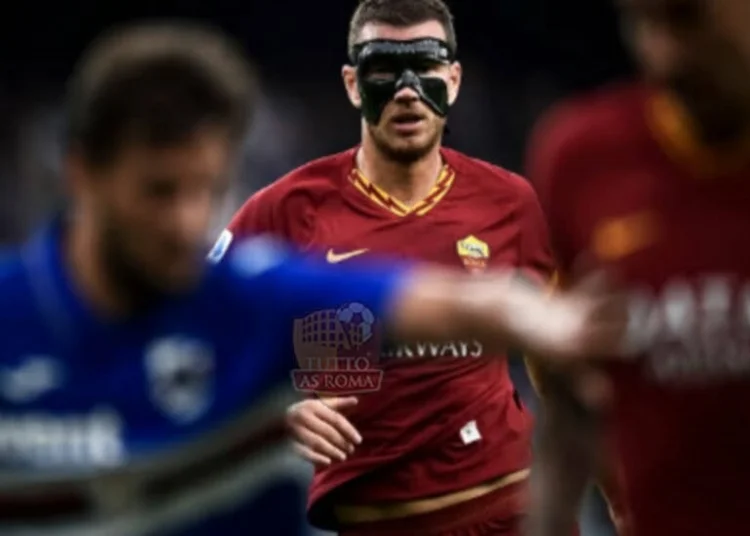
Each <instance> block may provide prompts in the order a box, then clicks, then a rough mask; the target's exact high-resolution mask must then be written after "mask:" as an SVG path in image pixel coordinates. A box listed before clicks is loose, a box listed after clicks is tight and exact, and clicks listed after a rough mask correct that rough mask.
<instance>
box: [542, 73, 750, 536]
mask: <svg viewBox="0 0 750 536" xmlns="http://www.w3.org/2000/svg"><path fill="white" fill-rule="evenodd" d="M687 125H688V123H686V122H685V116H684V114H681V113H680V110H679V108H678V107H677V106H676V105H675V104H674V102H672V101H670V100H669V99H668V98H667V97H665V96H663V95H660V94H658V93H656V92H654V91H650V90H649V89H648V88H644V87H638V86H631V87H620V88H614V89H608V90H605V91H602V92H601V93H598V94H595V95H593V96H587V97H585V98H582V99H579V100H577V101H574V102H571V103H568V104H566V105H563V106H562V107H561V108H560V109H559V110H557V111H556V112H555V113H554V114H552V116H551V117H550V119H549V121H547V122H546V123H543V124H542V126H541V128H540V129H539V137H538V139H537V140H536V143H535V144H534V145H533V150H532V153H531V154H532V159H531V175H532V177H531V178H532V180H533V181H534V182H535V183H536V184H537V186H538V190H539V192H540V198H541V201H542V205H543V206H544V207H545V210H546V211H547V216H548V220H549V223H550V227H551V229H552V244H553V248H554V249H556V252H557V254H558V256H559V262H560V267H561V268H560V269H561V270H565V269H570V266H571V265H572V264H573V263H574V262H575V260H576V258H577V257H578V256H579V255H581V254H583V253H585V254H587V255H589V256H592V257H593V258H595V259H596V260H598V261H599V262H600V263H602V264H603V265H605V266H609V267H611V268H612V269H613V270H614V272H615V273H616V274H617V276H618V278H620V279H621V280H622V281H623V282H624V283H625V284H626V288H628V289H629V291H630V293H631V294H632V308H633V310H632V317H631V322H630V326H629V330H628V341H627V346H628V351H627V353H628V354H629V355H631V358H630V359H629V360H626V361H625V362H622V363H618V364H616V365H612V366H611V369H610V373H611V377H612V379H613V383H614V386H615V403H614V408H613V414H612V422H611V425H612V430H611V439H612V441H613V445H614V450H613V454H614V455H615V460H617V462H618V465H619V467H617V474H618V475H619V476H620V479H621V481H620V482H619V486H615V488H617V489H616V490H615V491H616V493H617V495H618V496H617V497H616V501H615V508H616V509H618V508H619V509H624V510H623V511H622V512H620V513H621V514H624V515H625V519H626V522H627V523H628V524H630V525H632V526H631V529H630V530H631V531H632V534H633V535H635V536H665V535H677V534H679V535H681V536H690V535H695V536H698V535H701V536H705V535H707V534H717V535H718V534H721V535H722V536H745V535H748V534H750V515H748V491H747V486H748V483H750V456H749V455H748V453H750V381H749V380H750V247H748V245H749V244H750V242H749V240H750V161H749V160H748V158H747V155H748V154H750V153H748V152H745V158H744V160H743V159H742V158H733V157H732V155H723V156H721V157H719V156H718V155H714V154H711V153H710V152H708V151H705V150H702V149H700V148H699V147H698V145H697V144H695V143H693V142H692V141H691V138H690V136H689V129H688V128H687ZM735 156H736V155H735ZM619 501H622V502H621V503H620V504H618V502H619Z"/></svg>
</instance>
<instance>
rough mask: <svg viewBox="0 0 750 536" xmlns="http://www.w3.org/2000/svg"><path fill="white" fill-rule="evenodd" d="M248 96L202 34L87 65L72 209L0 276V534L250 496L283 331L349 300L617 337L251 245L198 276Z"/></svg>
mask: <svg viewBox="0 0 750 536" xmlns="http://www.w3.org/2000/svg"><path fill="white" fill-rule="evenodd" d="M251 87H252V78H251V76H250V75H249V74H248V70H247V66H246V64H245V62H244V61H243V60H242V59H241V56H239V55H238V53H237V52H236V51H235V50H234V48H233V47H232V46H231V45H230V44H228V43H227V42H226V41H225V39H224V38H223V37H222V36H221V35H218V34H216V33H213V32H211V31H207V30H201V29H197V28H192V27H184V26H171V25H166V26H137V27H130V28H126V29H124V30H121V31H117V32H114V33H112V34H110V35H108V36H106V37H104V38H103V39H102V40H101V41H99V42H97V43H96V44H95V45H94V46H93V48H92V49H91V50H90V51H89V52H88V53H87V54H86V55H85V57H84V59H83V60H82V62H81V64H80V66H79V68H78V70H77V72H76V74H75V75H74V77H73V79H72V80H71V84H70V91H71V93H70V103H69V114H70V125H69V126H70V129H69V135H68V140H67V142H68V146H67V151H66V180H67V181H68V184H69V185H70V206H69V209H68V211H67V212H66V213H65V214H62V215H60V217H59V218H57V219H56V220H55V221H54V222H53V223H52V224H51V225H49V226H48V227H47V228H46V229H44V230H42V231H41V232H40V233H39V234H38V236H36V237H35V238H33V239H32V240H31V241H30V242H29V243H28V244H26V245H25V246H24V247H22V248H21V249H20V251H18V253H17V254H14V255H11V256H10V257H9V258H7V259H5V260H4V261H3V263H2V264H1V265H0V326H1V328H2V338H3V340H2V346H1V347H0V373H2V374H1V375H0V378H1V379H2V381H0V459H1V460H2V466H3V471H4V472H3V478H2V479H1V481H0V485H3V486H14V487H13V491H12V492H9V493H5V494H3V498H4V500H5V503H4V506H5V508H3V510H2V516H1V517H2V519H0V522H4V523H6V524H5V526H3V527H2V532H4V533H5V532H8V530H6V529H7V528H8V524H13V525H14V526H18V525H19V524H21V525H23V523H22V522H21V520H19V519H18V518H17V516H18V515H22V514H24V513H28V512H29V510H30V511H31V514H29V517H31V518H32V519H35V520H37V521H38V523H39V525H38V526H36V527H33V528H31V529H28V530H27V532H28V533H33V534H44V533H45V531H46V530H52V529H51V527H58V526H59V524H58V523H61V522H62V520H65V521H66V522H68V523H70V524H69V525H67V526H66V527H67V529H68V531H67V533H69V534H70V533H73V534H84V533H97V534H122V533H127V534H138V533H153V532H154V531H155V530H156V529H159V530H162V531H166V530H167V529H169V530H172V529H175V528H178V527H177V526H176V525H180V524H183V525H184V524H185V523H186V518H187V519H191V518H193V519H194V518H195V517H196V516H201V515H204V514H206V513H210V514H213V513H216V509H217V503H218V501H217V497H221V496H223V495H225V494H226V493H228V490H232V489H235V490H236V489H242V488H241V485H242V483H241V482H237V481H233V482H226V481H225V480H223V479H227V478H229V479H232V478H233V477H234V476H236V475H235V474H234V472H233V471H227V469H226V463H227V462H228V461H229V459H230V458H233V457H236V454H237V451H238V450H239V452H246V450H244V449H245V448H246V445H245V440H246V439H247V437H246V436H247V433H248V431H249V430H250V429H252V428H253V427H254V426H255V425H256V424H257V421H258V420H259V416H258V415H257V413H252V412H251V411H250V408H251V407H252V406H253V405H254V404H255V403H256V402H258V401H259V398H260V397H261V396H262V394H263V393H264V391H265V389H266V388H267V387H268V385H269V383H271V384H275V383H276V382H278V379H279V378H280V377H282V376H284V375H286V374H288V371H289V369H290V368H291V366H292V360H290V354H291V351H290V350H289V349H288V348H287V347H291V346H292V337H291V336H290V332H291V327H292V323H293V320H294V319H296V318H300V317H304V316H305V315H308V314H310V313H312V312H314V311H317V310H320V309H330V308H334V309H335V308H339V307H340V306H341V305H342V304H346V303H349V302H354V303H356V304H357V305H358V306H359V307H360V311H361V308H367V310H368V311H370V313H371V314H372V315H373V316H374V317H375V318H379V319H380V320H381V321H382V322H383V323H384V324H385V325H386V327H388V328H389V329H390V330H391V331H392V334H393V336H395V337H405V338H408V339H419V338H420V337H426V338H430V339H432V338H438V337H441V336H443V337H445V338H447V339H461V338H466V339H471V338H477V339H478V340H482V341H484V343H485V344H489V345H499V344H503V343H519V344H521V346H525V347H526V346H527V347H529V349H530V350H535V351H538V352H540V353H544V354H545V355H555V356H557V357H558V358H561V359H569V358H574V357H576V356H579V357H580V356H583V355H586V354H589V353H592V352H594V351H600V350H601V349H602V345H609V344H610V343H611V341H609V339H611V338H612V337H617V336H618V334H617V331H618V321H617V320H618V318H617V315H618V314H619V313H618V311H616V310H612V309H611V308H612V306H615V307H614V309H617V307H616V305H617V300H616V299H615V300H611V299H610V298H609V296H608V295H606V294H604V295H602V294H591V293H590V292H588V291H586V290H585V289H582V290H581V292H579V293H577V294H575V293H574V294H570V295H568V296H566V297H564V298H554V299H547V298H545V297H544V296H542V295H540V294H538V293H536V292H535V291H533V290H531V289H529V288H528V287H526V286H524V285H523V284H520V283H518V282H516V281H514V280H512V278H511V276H510V275H508V274H488V275H487V276H486V277H484V278H481V279H477V278H471V277H469V276H466V275H462V274H460V273H458V272H453V271H449V270H444V269H442V270H441V269H437V268H417V267H414V268H411V267H400V266H396V265H394V266H387V267H386V266H383V265H380V266H373V267H370V268H364V267H360V268H357V267H354V266H351V267H348V266H346V265H345V264H344V265H342V266H329V265H327V264H326V263H324V262H320V261H318V262H314V261H301V260H299V259H298V258H297V256H296V255H295V254H292V253H289V252H288V251H286V250H285V249H284V247H283V246H281V245H279V244H277V243H275V242H269V240H267V239H261V238H257V239H255V240H254V241H250V242H248V243H246V244H243V245H239V246H237V247H236V248H235V249H234V250H233V251H232V252H231V253H229V254H228V255H227V257H226V258H225V260H224V262H221V263H215V264H211V265H209V264H207V263H206V262H205V261H204V259H205V253H206V251H205V249H204V247H203V245H204V243H205V239H206V233H207V230H208V224H209V220H210V218H211V216H212V213H213V208H214V205H215V204H216V203H217V201H218V200H219V199H220V197H221V193H222V191H223V189H224V188H225V186H226V184H227V180H228V178H229V176H230V174H231V171H232V169H234V166H235V163H236V160H235V154H236V153H237V151H238V149H239V147H240V145H241V143H240V142H241V140H242V138H243V136H244V133H245V132H246V127H247V121H248V116H249V112H250V111H251V108H252V105H253V95H252V92H251V91H250V90H251ZM222 253H223V251H222V248H221V244H220V245H219V247H218V248H217V249H215V250H214V251H213V252H212V255H211V257H212V258H213V259H214V260H215V259H217V258H219V257H221V255H222ZM349 310H351V309H349ZM610 313H611V314H610ZM607 316H609V318H608V319H605V317H607ZM610 321H611V322H610ZM227 473H228V474H227ZM245 476H247V475H245ZM220 477H223V479H222V478H220ZM63 484H65V485H63ZM19 486H20V489H19ZM6 490H7V488H6ZM13 500H16V501H24V502H25V508H19V507H11V508H8V501H13ZM29 507H30V508H29ZM11 516H12V517H13V519H12V520H11ZM55 516H56V517H55ZM42 517H45V519H41V518H42ZM178 517H179V518H180V519H177V518H178ZM283 521H285V520H282V521H280V522H279V523H280V524H281V523H282V522H283ZM42 525H43V526H42ZM27 528H28V527H27ZM245 530H250V532H256V531H257V530H258V527H256V526H253V527H247V528H246V529H245ZM280 530H281V529H280ZM261 532H265V531H261ZM281 532H283V533H287V532H286V531H283V530H281ZM265 533H271V532H265Z"/></svg>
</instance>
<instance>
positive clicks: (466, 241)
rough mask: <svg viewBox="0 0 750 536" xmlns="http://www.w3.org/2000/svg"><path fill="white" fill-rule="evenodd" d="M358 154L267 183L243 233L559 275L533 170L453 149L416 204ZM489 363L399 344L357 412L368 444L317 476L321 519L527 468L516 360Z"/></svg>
mask: <svg viewBox="0 0 750 536" xmlns="http://www.w3.org/2000/svg"><path fill="white" fill-rule="evenodd" d="M355 154H356V150H354V149H353V150H349V151H346V152H343V153H340V154H337V155H333V156H329V157H326V158H322V159H320V160H316V161H314V162H311V163H309V164H307V165H305V166H302V167H301V168H299V169H297V170H295V171H293V172H291V173H290V174H289V175H287V176H285V177H284V178H282V179H280V180H279V181H277V182H276V183H274V184H272V185H271V186H269V187H267V188H265V189H264V190H261V191H260V192H258V193H257V194H256V195H254V196H253V197H252V198H251V199H250V200H249V201H248V202H247V203H246V204H245V206H244V207H243V208H242V209H241V210H240V211H239V213H238V214H237V216H236V217H235V219H234V220H233V222H232V223H231V225H230V231H231V232H232V233H233V234H235V235H247V234H250V233H258V232H272V233H275V234H278V235H281V236H283V237H285V238H287V239H290V240H291V241H293V242H295V243H296V244H298V245H299V246H301V247H302V248H304V249H306V250H309V251H310V252H311V254H313V255H320V256H321V257H324V258H326V259H327V260H328V262H334V263H335V262H367V260H368V259H372V258H375V257H378V256H382V255H387V256H388V257H396V258H400V259H409V260H418V261H426V262H433V263H438V264H441V265H444V266H452V267H456V268H465V269H467V270H470V271H481V270H483V269H486V268H488V267H499V266H503V267H508V266H515V267H519V268H522V269H525V270H527V271H529V272H532V273H535V274H537V275H542V276H543V277H548V276H549V274H550V272H551V270H552V266H551V255H550V253H549V248H548V244H547V230H546V225H545V223H544V220H543V217H542V214H541V208H540V207H539V205H538V202H537V199H536V196H535V194H534V192H533V189H532V188H531V186H530V185H529V184H528V183H527V182H525V181H524V180H523V179H522V178H520V177H518V176H516V175H514V174H512V173H510V172H508V171H506V170H503V169H500V168H498V167H494V166H492V165H490V164H487V163H485V162H482V161H479V160H475V159H472V158H469V157H468V156H465V155H463V154H461V153H458V152H456V151H452V150H448V149H445V150H443V152H442V156H443V159H444V162H445V167H444V169H443V170H442V173H441V175H440V177H439V178H438V180H437V182H436V184H435V186H434V188H433V189H432V191H431V193H430V194H429V195H428V196H427V197H426V198H425V199H424V200H423V201H422V202H421V203H419V204H417V205H416V206H414V207H411V208H409V207H406V206H404V205H403V204H401V203H400V202H399V201H397V200H396V199H394V198H392V197H390V196H389V195H388V194H387V193H385V192H384V191H382V190H381V189H380V188H378V187H377V186H375V185H374V184H372V183H371V182H369V181H368V180H367V178H366V177H364V176H362V174H361V173H360V172H359V171H358V170H357V169H356V166H355ZM489 357H491V356H487V355H486V354H485V351H484V349H483V347H482V345H481V344H480V343H479V342H477V341H471V340H466V341H453V342H450V343H446V344H435V343H431V342H430V341H424V342H422V343H414V344H409V345H398V344H396V345H393V346H390V347H388V348H387V349H386V350H385V351H384V355H383V359H382V360H381V361H380V366H381V367H382V369H383V374H382V382H381V384H380V385H379V390H378V391H377V392H372V393H369V394H363V395H361V396H360V403H359V404H358V405H357V407H356V408H355V410H354V413H353V414H352V415H351V417H350V418H351V420H352V423H353V424H354V425H355V426H356V427H357V428H358V429H359V431H360V432H361V434H362V437H363V442H362V444H361V445H360V446H359V447H358V448H357V450H356V452H355V454H354V455H352V456H351V457H350V458H349V459H348V460H346V461H345V462H342V463H334V464H332V465H331V466H330V467H326V468H324V469H321V470H319V471H318V472H317V473H316V475H315V478H314V481H313V484H312V489H311V492H310V508H311V520H312V521H313V522H314V523H316V524H318V525H321V526H324V527H330V526H331V516H330V504H332V502H334V501H342V502H346V503H348V504H357V503H370V502H375V501H398V500H410V499H415V498H424V497H429V496H434V495H439V494H444V493H449V492H452V491H457V490H461V489H464V488H469V487H471V486H474V485H477V484H479V483H481V482H484V481H487V480H490V479H493V478H497V477H500V476H502V475H504V474H507V473H511V472H514V471H517V470H520V469H522V468H525V467H527V466H528V465H529V464H530V455H531V424H532V423H531V417H530V415H529V414H528V412H527V410H526V409H525V408H524V407H523V405H522V404H521V402H520V400H519V399H518V395H517V393H516V392H515V390H514V387H513V385H512V383H511V380H510V378H509V375H508V368H507V361H506V359H505V357H504V356H495V357H494V358H489Z"/></svg>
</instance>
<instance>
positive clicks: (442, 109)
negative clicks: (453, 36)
mask: <svg viewBox="0 0 750 536" xmlns="http://www.w3.org/2000/svg"><path fill="white" fill-rule="evenodd" d="M350 60H351V62H352V64H353V65H354V66H355V67H356V68H357V86H358V87H359V94H360V96H361V97H362V115H363V116H364V118H365V119H366V120H367V122H368V123H370V124H372V125H376V124H378V122H379V121H380V116H381V115H382V114H383V110H384V109H385V107H386V105H387V104H388V103H389V102H390V101H391V100H392V99H393V97H394V95H395V94H396V93H397V92H399V91H400V90H401V89H403V88H406V87H408V88H411V89H413V90H414V91H415V92H416V93H417V95H419V98H420V100H421V101H422V102H424V103H425V104H426V105H427V106H428V107H429V108H430V109H431V110H432V111H433V112H435V113H436V114H437V115H439V116H441V117H445V116H446V115H448V110H449V108H450V104H449V102H448V86H447V85H446V83H445V81H444V80H443V79H441V78H437V77H433V76H425V75H423V74H422V73H424V72H429V71H430V70H431V69H433V68H434V67H435V66H437V65H449V64H451V63H453V62H454V61H455V55H454V52H453V51H452V50H451V48H450V47H449V46H448V44H447V43H445V42H444V41H441V40H440V39H432V38H425V39H414V40H412V41H393V40H389V39H373V40H372V41H365V42H364V43H360V44H358V45H357V46H356V47H354V50H353V53H352V57H351V58H350Z"/></svg>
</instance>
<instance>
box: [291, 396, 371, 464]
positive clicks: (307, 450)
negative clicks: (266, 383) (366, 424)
mask: <svg viewBox="0 0 750 536" xmlns="http://www.w3.org/2000/svg"><path fill="white" fill-rule="evenodd" d="M355 405H357V398H356V397H353V396H347V397H332V398H325V399H309V400H303V401H301V402H297V403H296V404H294V405H292V406H290V407H289V409H288V410H287V416H286V422H287V425H288V427H289V429H290V431H291V433H292V437H293V438H294V448H295V450H296V451H297V453H298V454H299V455H300V456H301V457H302V458H304V459H305V460H307V461H309V462H312V463H313V464H315V465H330V464H331V463H332V462H333V461H344V460H346V458H347V456H348V455H350V454H351V453H352V452H354V448H355V446H356V445H358V444H360V443H361V442H362V437H361V436H360V435H359V432H357V429H356V428H354V426H352V424H351V423H350V422H349V420H348V419H347V418H346V417H344V415H343V412H345V411H346V410H347V409H349V408H351V407H353V406H355Z"/></svg>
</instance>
